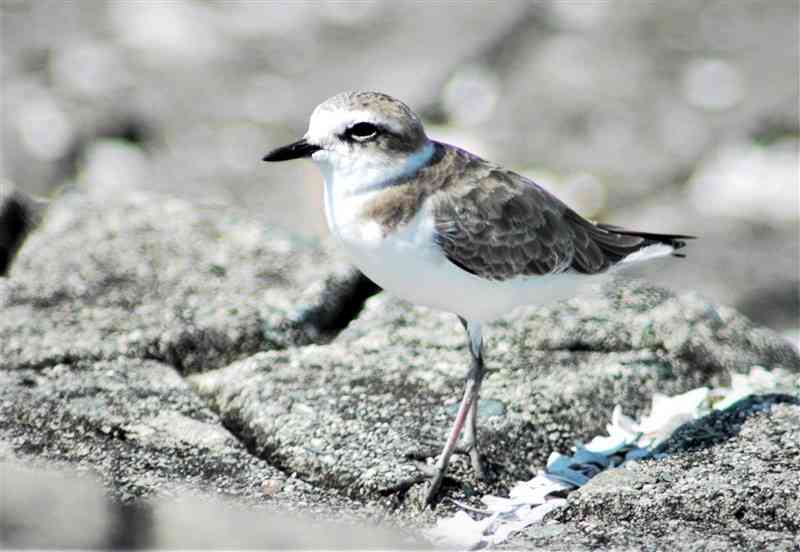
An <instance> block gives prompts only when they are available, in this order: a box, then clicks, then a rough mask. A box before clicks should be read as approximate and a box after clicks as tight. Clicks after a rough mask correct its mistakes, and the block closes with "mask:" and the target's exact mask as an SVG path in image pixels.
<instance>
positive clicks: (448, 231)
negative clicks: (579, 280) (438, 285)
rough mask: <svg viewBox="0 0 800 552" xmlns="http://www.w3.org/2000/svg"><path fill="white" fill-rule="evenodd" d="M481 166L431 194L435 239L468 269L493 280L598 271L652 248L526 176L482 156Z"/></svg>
mask: <svg viewBox="0 0 800 552" xmlns="http://www.w3.org/2000/svg"><path fill="white" fill-rule="evenodd" d="M471 161H472V164H473V168H476V167H474V164H475V159H472V160H471ZM480 169H481V170H467V171H465V172H464V173H462V174H461V175H459V176H460V177H459V179H458V183H454V184H453V185H451V186H448V187H447V189H446V190H442V191H440V192H439V193H437V194H435V196H434V197H433V213H434V218H435V229H436V234H437V235H436V240H437V243H438V244H439V246H440V247H441V249H442V251H443V252H444V254H445V255H446V256H447V258H448V259H449V260H450V261H451V262H452V263H453V264H455V265H457V266H459V267H461V268H462V269H463V270H466V271H468V272H471V273H473V274H475V275H477V276H480V277H481V278H486V279H489V280H505V279H508V278H512V277H514V276H522V275H542V274H550V273H555V272H563V271H565V270H568V269H572V270H576V271H578V272H582V273H586V274H595V273H598V272H602V271H604V270H606V269H607V268H608V267H609V266H611V265H612V264H614V263H615V262H616V261H618V260H619V259H621V258H623V257H624V256H626V255H628V254H630V253H632V252H633V251H636V250H637V249H639V248H641V247H643V246H644V245H646V243H645V242H646V241H647V240H646V239H645V238H643V237H641V236H635V235H625V234H619V233H616V232H613V231H610V230H607V229H604V228H602V227H600V226H597V225H595V224H593V223H592V222H590V221H588V220H585V219H583V218H581V217H580V216H579V215H578V214H577V213H575V212H574V211H573V210H571V209H570V208H569V207H567V206H566V205H565V204H564V203H562V202H561V201H560V200H559V199H558V198H556V197H555V196H553V195H552V194H550V193H548V192H547V191H546V190H544V189H542V188H541V187H539V186H538V185H537V184H535V183H534V182H532V181H531V180H528V179H527V178H525V177H523V176H521V175H518V174H516V173H513V172H510V171H505V170H503V169H501V168H499V167H496V166H494V165H491V164H489V163H486V162H483V161H482V162H481V167H480ZM651 243H652V242H651Z"/></svg>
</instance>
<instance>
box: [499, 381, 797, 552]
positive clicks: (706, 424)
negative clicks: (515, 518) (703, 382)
mask: <svg viewBox="0 0 800 552" xmlns="http://www.w3.org/2000/svg"><path fill="white" fill-rule="evenodd" d="M661 451H662V452H664V453H666V455H667V456H666V457H665V458H662V459H659V460H647V461H643V462H640V463H634V464H630V465H628V466H626V467H623V468H619V469H612V470H608V471H606V472H603V473H602V474H600V475H599V476H597V477H595V478H594V479H593V480H592V481H590V482H589V483H588V484H587V485H585V486H584V487H582V488H581V489H580V490H579V491H577V492H574V493H572V494H571V495H570V496H569V497H568V502H567V506H566V507H565V508H562V509H560V510H557V511H555V512H553V513H552V514H550V515H549V516H548V519H547V521H546V524H545V525H543V526H540V527H535V528H531V529H529V530H527V531H526V532H525V533H523V534H520V535H517V536H516V537H515V538H514V539H512V540H511V541H509V542H508V543H507V544H506V547H508V548H511V549H519V548H531V547H536V548H544V549H547V550H590V549H591V550H593V549H596V548H598V547H601V548H603V549H607V550H621V549H670V550H701V549H702V550H797V548H798V546H800V537H798V531H800V500H798V496H797V489H798V488H800V400H798V398H797V397H791V396H786V395H772V396H760V397H754V398H752V399H750V400H747V401H742V402H741V403H739V404H737V405H736V406H734V407H732V408H730V409H728V410H726V411H722V412H715V413H713V414H711V415H709V416H707V417H705V418H701V419H700V420H697V421H696V422H693V423H691V424H687V425H686V426H684V427H682V428H681V429H679V430H678V431H677V432H676V433H675V434H674V435H673V436H672V437H671V438H670V439H669V440H668V441H667V442H666V443H664V445H663V446H662V447H661Z"/></svg>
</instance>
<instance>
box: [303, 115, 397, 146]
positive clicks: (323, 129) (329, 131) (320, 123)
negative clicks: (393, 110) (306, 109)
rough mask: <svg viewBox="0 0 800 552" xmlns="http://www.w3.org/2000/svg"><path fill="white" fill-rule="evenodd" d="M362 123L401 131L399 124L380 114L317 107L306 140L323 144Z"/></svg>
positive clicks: (309, 124)
mask: <svg viewBox="0 0 800 552" xmlns="http://www.w3.org/2000/svg"><path fill="white" fill-rule="evenodd" d="M364 122H366V123H374V124H381V125H385V126H387V127H389V128H391V129H392V130H393V131H395V132H400V131H401V130H402V129H401V125H400V123H399V122H397V121H392V120H389V119H386V117H385V116H383V115H382V114H381V113H376V112H374V111H366V110H363V109H358V110H347V109H335V108H334V109H331V108H330V107H327V106H326V107H324V108H322V106H318V107H317V108H316V109H315V110H314V112H313V113H312V114H311V120H310V121H309V123H308V132H307V133H306V138H307V139H308V140H310V141H311V142H312V143H317V144H318V143H323V142H325V141H328V140H331V139H333V137H335V136H338V135H339V134H342V133H343V132H344V131H345V130H347V128H349V127H350V126H352V125H354V124H356V123H364Z"/></svg>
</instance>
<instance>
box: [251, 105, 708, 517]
mask: <svg viewBox="0 0 800 552" xmlns="http://www.w3.org/2000/svg"><path fill="white" fill-rule="evenodd" d="M304 158H307V159H311V160H312V161H313V162H314V163H315V164H316V165H317V166H318V167H319V169H320V171H321V173H322V176H323V179H324V204H325V215H326V219H327V223H328V227H329V229H330V233H331V235H332V236H333V238H334V239H335V241H336V242H337V243H338V244H339V245H340V246H341V247H342V249H343V250H344V252H345V253H346V254H347V255H348V256H349V258H350V261H351V262H352V263H353V264H354V265H355V266H356V267H357V268H358V269H359V270H360V271H361V272H362V273H363V274H364V275H366V277H367V278H369V279H370V280H372V281H373V282H374V283H375V284H377V285H378V286H380V287H381V288H383V289H385V290H387V291H389V292H390V293H393V294H394V295H396V296H398V297H400V298H402V299H405V300H407V301H410V302H411V303H414V304H418V305H423V306H426V307H430V308H433V309H438V310H442V311H446V312H449V313H453V314H455V315H456V316H458V319H459V320H460V322H461V324H462V326H463V327H464V330H465V332H466V338H467V349H468V351H469V355H470V362H469V368H468V370H467V374H466V378H465V385H464V392H463V396H462V399H461V402H460V405H459V409H458V411H457V413H456V416H455V420H454V421H453V425H452V428H451V429H450V432H449V434H448V436H447V439H446V441H445V445H444V447H443V449H442V452H441V453H440V454H439V455H438V458H437V460H436V462H435V464H434V465H433V468H432V470H430V473H429V475H430V483H429V485H428V487H427V492H426V494H425V504H426V505H431V506H435V504H436V502H437V499H438V496H439V491H440V489H441V486H442V482H443V479H444V475H445V472H446V471H447V467H448V465H449V463H450V459H451V456H452V455H453V453H454V452H456V451H457V450H458V451H460V452H464V453H465V454H468V455H469V458H470V464H471V467H472V470H473V471H474V473H475V475H476V477H477V478H479V479H484V478H486V475H487V474H486V470H485V468H484V463H483V458H482V455H481V453H480V449H479V445H478V434H477V429H478V420H477V417H478V398H479V395H480V389H481V384H482V381H483V378H484V373H485V366H484V343H483V328H484V326H485V325H486V324H487V323H489V322H491V321H493V320H495V319H497V318H499V317H500V316H502V315H504V314H506V313H508V312H510V311H511V310H513V309H515V308H516V307H518V306H522V305H545V304H548V303H552V302H554V301H558V300H562V299H567V298H571V297H573V296H575V295H576V294H578V293H579V292H580V289H581V288H582V287H583V286H584V285H585V284H586V283H587V282H590V281H592V280H594V279H596V278H597V277H600V276H603V275H607V274H610V273H611V272H613V271H615V270H616V269H618V268H620V267H623V266H625V265H629V264H633V263H637V262H645V261H649V260H651V259H656V258H659V257H665V256H670V255H672V256H680V257H682V256H683V255H682V254H681V253H677V251H678V250H679V249H681V248H682V247H684V246H685V244H686V242H685V240H687V239H692V238H693V236H688V235H679V234H659V233H650V232H638V231H632V230H628V229H626V228H623V227H620V226H613V225H609V224H601V223H596V222H593V221H590V220H588V219H586V218H584V217H582V216H580V215H579V214H578V213H577V212H576V211H574V210H573V209H571V208H570V207H569V206H567V205H566V204H565V203H564V202H562V201H561V200H560V199H558V198H557V197H556V196H555V195H553V194H552V193H550V192H548V191H547V190H545V189H544V188H543V187H541V186H539V185H538V184H536V183H535V182H533V181H532V180H530V179H528V178H526V177H524V176H522V175H520V174H517V173H515V172H513V171H511V170H508V169H506V168H504V167H502V166H500V165H497V164H495V163H492V162H489V161H486V160H484V159H482V158H481V157H479V156H477V155H475V154H473V153H470V152H468V151H466V150H463V149H460V148H458V147H456V146H452V145H449V144H445V143H442V142H439V141H436V140H433V139H431V138H430V137H428V135H427V134H426V132H425V128H424V126H423V123H422V121H421V119H420V117H419V116H418V115H417V114H416V113H415V112H414V111H412V109H411V108H409V107H408V106H407V105H406V104H405V103H403V102H402V101H400V100H398V99H396V98H393V97H392V96H389V95H387V94H384V93H381V92H373V91H351V92H343V93H340V94H337V95H335V96H333V97H331V98H329V99H327V100H325V101H324V102H322V103H321V104H319V105H318V106H317V107H316V108H315V109H314V110H313V112H312V114H311V117H310V120H309V125H308V131H307V132H306V134H305V135H304V136H303V137H302V138H301V139H300V140H297V141H295V142H293V143H291V144H289V145H286V146H282V147H278V148H276V149H273V150H272V151H270V152H269V153H267V154H266V155H265V156H264V158H263V160H264V161H268V162H278V161H288V160H292V159H304ZM462 433H463V441H462V442H461V444H460V445H459V439H460V438H461V437H462Z"/></svg>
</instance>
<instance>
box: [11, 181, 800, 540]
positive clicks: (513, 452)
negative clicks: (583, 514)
mask: <svg viewBox="0 0 800 552" xmlns="http://www.w3.org/2000/svg"><path fill="white" fill-rule="evenodd" d="M330 271H331V263H330V261H329V257H328V253H327V250H325V249H324V248H322V247H319V246H317V245H314V244H307V243H303V242H300V241H298V240H296V239H293V238H290V237H288V236H286V235H285V234H282V233H280V232H277V231H274V230H272V229H270V228H268V227H266V226H262V225H260V224H255V223H252V222H248V221H246V220H243V219H241V218H237V216H236V214H235V213H233V212H231V211H222V212H220V211H219V210H216V211H213V212H212V211H210V210H204V209H202V208H198V207H194V206H192V205H189V204H187V203H185V202H183V201H179V200H173V199H169V198H164V197H161V196H154V195H151V194H148V193H143V192H138V191H134V192H128V193H120V192H118V191H116V192H114V193H111V194H108V193H106V194H104V193H103V190H95V191H93V192H92V193H90V194H89V193H80V192H77V191H71V192H68V193H66V194H65V195H64V196H63V197H62V198H60V199H59V200H58V201H56V202H55V204H54V205H53V206H52V207H51V209H50V211H49V213H48V216H47V217H46V219H45V220H44V222H43V224H42V226H41V228H40V229H39V231H38V232H36V233H34V234H33V235H31V236H30V237H29V239H28V240H27V241H26V242H25V244H24V246H23V247H22V249H21V250H20V251H19V255H18V257H17V261H16V262H15V264H14V265H13V266H12V269H11V271H10V273H9V278H7V279H0V308H2V313H3V316H2V317H1V318H0V459H2V460H5V461H7V462H12V463H25V464H28V465H33V466H36V465H42V466H43V467H46V468H48V469H50V468H53V467H57V468H72V469H78V470H79V471H82V472H87V471H89V472H93V473H96V474H97V476H98V477H99V479H100V481H101V482H102V485H103V488H104V493H105V494H106V495H107V496H108V497H109V499H110V504H111V506H108V517H109V518H110V519H111V520H112V521H111V522H109V523H111V525H112V526H116V525H114V524H115V523H116V522H114V521H113V520H115V519H117V516H123V518H124V519H133V520H140V521H137V523H142V524H144V526H146V527H149V528H150V529H148V531H150V532H149V533H147V534H148V535H150V536H148V538H149V539H151V541H148V543H147V544H148V545H150V544H151V543H163V544H164V546H167V545H170V546H171V545H173V544H174V545H176V546H179V545H181V544H180V543H185V546H195V545H196V544H198V539H199V540H202V538H200V537H202V536H203V535H206V534H210V533H214V532H216V530H217V529H216V528H218V527H220V524H223V523H224V520H226V519H231V524H235V523H236V522H235V521H234V520H240V521H242V524H243V525H245V526H247V525H251V524H253V523H257V522H256V521H253V519H254V518H252V517H250V515H249V514H245V513H242V512H241V508H244V509H246V510H258V509H264V510H266V511H268V512H274V511H280V512H287V511H290V512H297V513H299V514H300V515H301V516H303V515H304V516H306V517H307V516H309V515H312V516H314V517H315V518H318V519H331V518H345V519H346V520H348V522H349V523H351V524H353V527H360V528H363V525H365V524H369V525H372V524H374V520H375V519H376V518H384V517H385V518H388V520H389V521H391V522H392V523H396V524H399V525H402V526H404V527H408V528H412V529H415V530H418V529H419V528H420V527H421V526H423V525H428V524H430V523H431V522H432V521H433V519H434V517H435V516H436V515H440V514H442V513H443V512H446V511H448V509H451V508H452V505H451V504H448V503H443V504H442V507H441V508H440V509H439V510H437V511H436V512H431V511H430V510H428V511H425V512H420V509H419V506H420V502H421V498H422V492H423V488H422V487H423V486H422V485H415V484H413V483H415V482H419V481H420V470H419V465H418V462H420V461H428V462H430V461H432V459H433V457H434V456H435V455H436V454H437V453H438V450H439V448H440V447H441V444H442V440H443V437H444V434H445V431H446V429H447V428H448V426H449V425H450V423H451V420H452V417H453V410H454V408H455V404H456V402H457V399H458V397H459V396H460V393H461V385H462V378H463V376H464V371H465V363H466V359H467V352H466V349H465V343H464V341H465V340H464V337H463V335H462V330H461V328H460V326H459V324H458V322H457V320H456V319H455V317H453V316H452V315H447V314H441V313H436V312H432V311H429V310H426V309H422V308H414V307H410V306H409V305H408V304H406V303H402V302H400V301H397V300H394V299H392V298H391V297H389V296H387V295H384V294H381V295H378V296H376V297H373V298H372V299H370V300H369V301H368V302H367V304H366V307H365V309H364V310H363V311H362V312H361V314H360V316H359V318H358V319H357V320H355V321H354V322H352V323H351V324H350V325H349V326H348V327H347V328H346V329H345V330H344V331H343V332H342V333H341V334H339V335H338V336H337V337H336V338H335V339H333V341H331V342H330V343H328V344H324V345H321V344H317V345H306V346H296V344H297V343H306V342H307V341H308V339H307V337H308V336H306V338H303V339H300V340H298V337H297V335H296V329H297V328H296V327H294V326H292V316H291V315H290V313H292V312H293V311H294V310H295V309H296V308H297V307H298V306H300V305H303V304H306V301H308V300H309V298H311V297H327V295H326V293H325V292H324V290H322V291H321V290H320V289H316V290H314V289H312V291H311V292H310V293H307V292H305V291H303V290H304V289H305V288H307V285H308V284H309V283H311V282H314V281H320V280H322V279H323V277H324V276H325V275H327V274H329V273H330ZM345 287H347V286H345ZM356 288H358V286H356ZM348 289H350V288H348ZM350 291H352V289H351V290H350ZM337 293H338V292H337ZM342 293H343V294H344V295H348V294H349V293H350V292H347V293H345V292H342ZM356 295H358V294H356ZM310 308H311V309H312V310H313V305H311V306H310ZM306 312H308V311H306ZM352 312H353V314H355V313H356V312H358V309H354V310H353V311H352ZM330 314H331V313H326V314H325V317H326V320H327V319H328V315H330ZM333 318H336V317H333ZM295 320H296V319H295ZM487 339H488V342H487V351H488V359H487V364H488V369H489V372H490V373H489V375H488V377H487V379H486V381H485V387H484V392H483V402H482V404H481V405H480V406H481V413H482V420H481V438H482V443H483V450H484V452H485V453H486V455H487V458H488V459H489V461H490V466H489V468H490V473H491V474H492V475H493V477H494V479H493V480H492V481H490V482H488V483H484V482H478V481H475V480H474V479H473V477H472V473H471V471H470V469H469V467H468V464H467V462H466V461H464V459H462V458H457V459H456V461H455V462H454V464H453V467H452V470H451V472H450V477H449V479H448V480H447V482H446V486H445V494H446V495H447V496H450V497H453V498H457V499H462V500H467V501H469V500H475V499H476V497H477V496H478V495H479V494H482V493H485V492H493V493H502V492H505V491H506V490H507V489H508V488H509V487H510V486H511V484H513V482H514V481H515V480H516V479H518V478H527V477H530V475H531V472H532V471H535V470H536V469H538V468H540V467H541V466H542V465H543V464H544V462H545V460H546V458H547V456H548V454H549V453H550V452H551V451H554V450H558V451H561V452H566V451H567V450H568V449H569V448H570V447H571V446H572V445H573V444H574V441H575V440H577V439H588V438H590V437H592V436H594V435H595V434H596V433H598V432H600V431H602V430H603V428H604V425H605V423H606V422H607V420H608V417H609V414H610V412H611V410H612V408H613V406H614V405H615V404H617V403H621V404H623V405H624V407H625V410H626V412H627V413H630V414H632V415H636V414H640V413H642V412H643V411H644V409H645V408H647V406H648V405H649V403H650V398H651V395H652V393H653V392H655V391H658V392H662V393H669V394H672V393H678V392H681V391H685V390H687V389H690V388H693V387H696V386H698V385H704V384H719V383H724V382H725V381H726V379H727V377H728V372H729V371H745V370H748V369H750V367H751V366H753V365H760V366H763V367H765V368H767V369H774V368H783V369H785V370H787V371H789V372H792V373H796V372H797V371H798V370H800V360H799V359H798V354H797V352H796V350H795V349H793V348H792V346H791V345H790V344H789V343H788V342H786V341H785V340H784V339H783V338H781V337H780V336H778V335H777V334H775V333H773V332H771V331H769V330H766V329H763V328H758V327H755V326H753V325H752V324H751V323H750V322H749V321H748V320H747V319H746V318H745V317H743V316H741V315H739V314H737V313H736V312H735V311H733V310H731V309H727V308H723V307H717V306H714V305H713V304H711V303H709V302H707V301H705V300H703V299H702V298H700V297H699V296H697V295H694V294H688V295H681V296H676V295H674V294H672V293H670V292H668V291H665V290H663V289H659V288H654V287H652V286H648V285H645V284H643V283H641V282H639V281H629V282H618V283H617V284H615V285H609V286H608V287H606V288H605V289H603V290H600V292H599V293H598V294H597V295H595V296H593V297H586V298H582V299H576V300H574V301H572V302H569V303H566V304H561V305H557V306H555V307H551V308H547V309H539V310H536V309H530V308H526V309H521V310H519V311H517V312H515V313H513V314H511V315H509V316H508V317H506V318H504V319H502V320H500V321H499V322H498V323H496V324H494V325H493V326H492V327H491V328H490V329H489V331H488V337H487ZM253 353H255V354H253ZM748 477H750V475H748ZM59 493H61V492H60V491H59ZM184 493H191V495H192V496H195V495H197V496H202V497H205V498H203V499H202V500H201V499H200V498H198V499H197V500H196V501H199V502H202V501H204V500H207V499H208V497H209V496H211V497H215V496H216V497H218V496H219V495H221V494H224V495H225V496H226V497H228V499H229V500H230V501H231V502H232V505H231V507H232V510H231V511H232V512H233V513H230V514H227V513H226V514H220V515H221V516H223V517H222V518H221V519H222V520H223V521H220V524H215V523H214V522H212V521H208V522H204V523H201V524H200V528H193V527H191V526H189V525H188V524H187V522H186V519H185V518H183V517H181V516H182V515H183V514H179V512H180V508H183V507H178V510H169V511H166V510H161V509H160V508H161V507H160V506H158V504H162V502H160V501H161V500H163V498H164V497H165V496H166V497H176V496H183V495H184ZM61 494H63V495H64V496H69V492H68V491H64V492H63V493H61ZM15 496H16V495H15ZM19 500H20V501H21V502H20V504H27V503H28V502H25V501H26V500H28V499H26V498H20V499H19ZM87 500H90V499H87ZM142 500H147V502H142ZM191 500H194V499H191ZM16 501H17V499H14V501H13V502H12V503H11V510H10V511H13V508H14V507H15V505H16ZM214 503H215V504H216V502H214ZM101 507H102V506H101ZM214 507H216V506H214ZM117 508H121V509H122V513H121V514H120V513H119V512H117V511H116V510H115V509H117ZM237 508H238V509H237ZM387 509H388V510H387ZM203 511H204V510H197V512H198V519H200V520H204V519H206V518H213V517H214V516H211V515H207V514H203V513H202V512H203ZM143 512H144V513H143ZM237 512H238V513H237ZM387 512H388V513H387ZM187 515H188V516H189V517H191V514H187ZM726 515H727V514H726ZM125 516H128V517H125ZM227 516H230V518H228V517H227ZM14 519H16V520H18V519H19V518H14ZM98 519H100V518H98ZM148 519H149V520H150V521H147V520H148ZM303 519H305V518H303ZM13 523H14V524H16V525H15V526H19V523H18V521H14V522H13ZM278 523H280V522H278ZM302 523H305V522H302V521H301V525H302ZM567 523H568V522H565V523H564V526H565V527H566V526H567ZM620 523H622V521H620ZM159 524H161V525H159ZM265 526H266V527H269V525H265ZM32 527H34V529H33V531H34V532H35V533H36V532H38V534H39V535H40V537H41V538H40V539H39V540H36V539H33V538H31V539H29V540H19V541H14V542H15V543H19V545H20V546H22V545H26V546H27V545H28V544H25V543H31V544H30V546H34V545H37V546H38V545H41V546H45V545H47V543H49V542H56V541H57V542H59V543H61V542H64V543H68V542H70V543H71V542H75V543H77V544H76V545H77V546H95V545H97V541H95V540H91V539H89V540H86V538H85V537H86V536H85V535H83V534H82V533H77V534H76V536H70V535H72V533H64V538H63V539H60V537H59V533H58V532H55V533H47V531H39V529H36V527H39V525H36V524H33V525H32ZM157 527H161V529H156V528H157ZM237 527H238V525H237ZM287 527H294V526H293V525H290V524H289V522H287ZM204 528H205V529H207V531H208V532H207V533H206V532H204ZM292 530H293V529H292ZM549 530H550V531H551V532H552V531H553V530H552V528H551V529H549ZM113 531H114V530H112V532H113ZM242 531H244V530H242ZM259 531H260V529H259ZM259 531H256V532H252V533H251V532H241V533H237V535H239V537H241V539H240V540H238V541H236V543H237V544H239V545H241V546H249V545H250V544H251V543H253V542H256V541H258V539H260V535H262V533H261V532H259ZM299 531H300V535H301V537H302V536H303V535H304V533H302V529H301V530H299ZM353 531H355V532H356V534H357V535H361V534H362V531H361V529H353ZM565 531H566V532H565V533H564V535H571V534H572V533H569V532H568V531H569V529H565ZM290 532H291V531H290ZM276 534H277V533H276ZM363 534H368V535H369V534H371V533H369V532H367V533H363ZM48 535H50V536H48ZM53 535H55V536H53ZM81 535H83V536H81ZM115 535H116V536H114V535H112V536H111V537H108V538H110V539H112V543H117V544H118V545H121V544H119V543H123V544H125V543H128V545H130V543H131V542H134V543H140V544H141V542H140V541H136V540H135V537H134V536H131V535H130V534H125V533H122V534H120V533H115ZM153 535H161V536H158V537H157V536H153ZM280 535H284V533H280ZM198 536H200V537H198ZM239 537H237V538H239ZM301 537H298V539H300V538H301ZM281 538H283V537H281ZM287 538H289V537H287ZM359 538H360V537H359ZM369 538H374V539H375V542H384V541H383V540H381V539H382V537H379V536H376V537H368V538H367V539H369ZM553 538H555V537H553ZM564 538H565V539H566V537H564ZM570 538H571V537H570ZM709 538H710V537H709ZM48 539H49V540H48ZM53 539H55V540H53ZM59 539H60V540H59ZM81 539H83V540H81ZM103 539H106V537H105V536H104V537H103ZM114 539H116V540H114ZM132 539H133V540H132ZM159 539H162V540H159ZM576 539H577V537H576ZM290 541H291V542H294V543H305V542H309V543H316V542H317V541H313V540H312V541H304V540H291V539H290ZM390 541H391V539H390ZM103 542H108V541H107V540H104V541H103ZM208 542H217V543H219V544H220V546H222V545H229V544H231V543H233V542H234V541H232V540H227V541H226V540H224V538H222V537H220V540H217V541H215V540H213V539H212V538H211V537H210V536H209V537H208ZM259 542H260V541H259ZM336 542H339V541H336ZM341 542H348V543H352V542H357V543H362V542H365V541H364V540H359V541H346V540H343V541H341ZM391 542H395V541H391ZM565 542H571V541H569V540H568V539H567V540H565ZM575 542H576V543H580V542H582V541H580V539H577V540H576V541H575ZM282 544H285V541H282V540H281V541H279V544H276V545H282ZM327 544H330V546H334V545H335V543H333V542H332V543H326V546H327Z"/></svg>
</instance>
